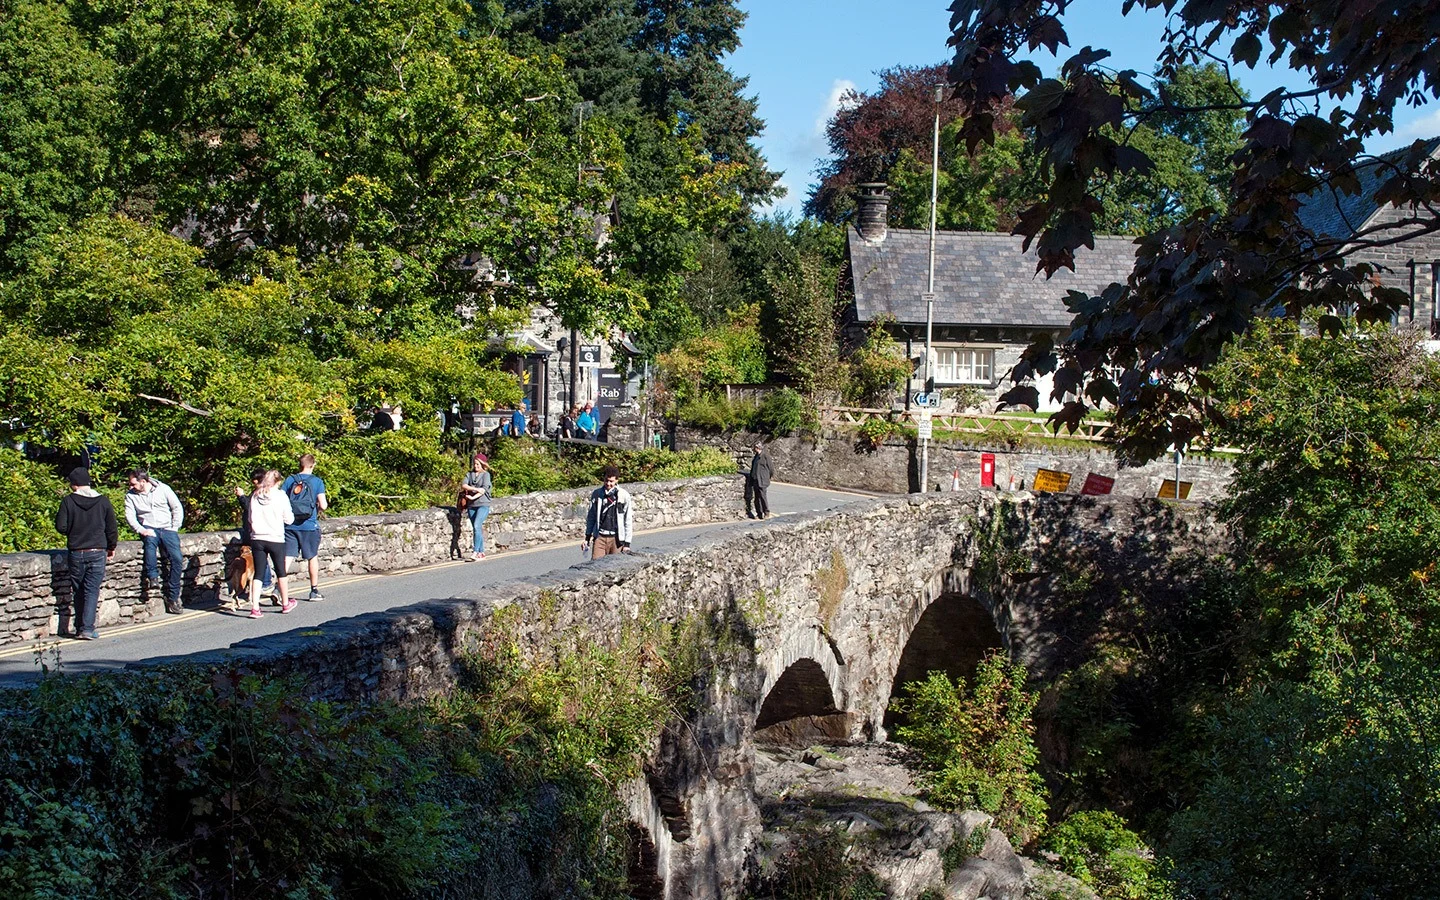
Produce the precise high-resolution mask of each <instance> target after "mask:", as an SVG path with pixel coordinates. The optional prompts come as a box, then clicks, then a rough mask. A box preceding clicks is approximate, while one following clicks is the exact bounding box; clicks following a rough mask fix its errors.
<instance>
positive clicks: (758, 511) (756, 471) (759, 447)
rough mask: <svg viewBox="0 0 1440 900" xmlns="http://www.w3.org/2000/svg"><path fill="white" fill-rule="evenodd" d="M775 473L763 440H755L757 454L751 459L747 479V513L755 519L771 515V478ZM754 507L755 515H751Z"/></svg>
mask: <svg viewBox="0 0 1440 900" xmlns="http://www.w3.org/2000/svg"><path fill="white" fill-rule="evenodd" d="M774 474H775V468H774V466H772V465H771V463H770V457H769V455H768V454H766V452H765V445H764V443H762V442H761V441H756V442H755V455H754V456H753V457H752V458H751V459H750V474H749V475H748V476H747V477H746V479H745V515H746V516H750V517H751V518H755V519H765V518H769V516H770V495H769V491H770V478H771V476H773V475H774ZM752 505H753V507H754V515H751V507H752Z"/></svg>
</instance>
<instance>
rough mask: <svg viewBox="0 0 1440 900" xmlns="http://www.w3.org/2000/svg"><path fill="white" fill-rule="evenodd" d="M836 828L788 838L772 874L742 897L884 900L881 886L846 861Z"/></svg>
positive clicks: (842, 837) (762, 877)
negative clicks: (788, 840) (787, 842)
mask: <svg viewBox="0 0 1440 900" xmlns="http://www.w3.org/2000/svg"><path fill="white" fill-rule="evenodd" d="M849 843H850V841H849V839H848V838H847V836H846V835H845V834H844V833H843V832H842V831H841V830H840V829H839V828H810V829H807V830H804V831H801V832H799V833H797V834H795V835H793V836H792V837H791V838H790V843H789V844H788V845H786V847H785V849H784V851H783V853H782V855H781V857H780V859H779V861H778V863H777V865H776V866H775V871H773V872H762V873H760V875H759V877H757V878H756V879H755V884H754V885H753V886H752V887H751V889H750V891H749V892H748V893H747V894H746V896H747V897H751V898H755V900H884V898H885V897H887V896H889V894H888V892H887V891H886V890H885V886H884V885H883V884H882V883H881V882H880V880H879V879H878V878H876V877H875V876H874V875H873V874H872V873H870V872H867V871H865V869H864V868H862V867H861V866H859V865H857V864H856V863H855V862H854V861H853V860H851V859H850V858H849V853H848V850H849Z"/></svg>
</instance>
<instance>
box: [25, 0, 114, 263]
mask: <svg viewBox="0 0 1440 900" xmlns="http://www.w3.org/2000/svg"><path fill="white" fill-rule="evenodd" d="M117 113H118V110H117V98H116V96H115V85H114V66H113V63H112V61H111V60H110V59H108V58H106V57H105V56H104V55H102V54H100V53H97V52H96V51H95V50H94V49H93V48H92V47H91V46H90V44H89V42H88V41H87V40H86V38H85V35H84V34H82V33H81V32H80V30H79V29H77V28H76V27H75V26H74V25H73V24H72V23H71V21H70V14H69V10H68V8H67V4H65V3H60V2H51V0H11V2H6V3H3V4H0V277H3V275H4V272H5V271H6V270H7V269H11V268H13V267H14V266H15V265H16V264H17V254H20V253H22V252H23V248H24V246H25V244H26V243H27V242H28V241H30V240H31V239H33V238H35V237H37V236H38V235H42V234H45V233H47V232H50V231H54V230H56V229H58V228H61V227H64V226H65V225H66V224H68V223H70V222H72V221H74V220H75V219H77V218H80V217H83V216H85V215H88V214H90V213H95V212H102V211H105V210H107V209H108V208H109V207H110V204H111V203H112V202H113V201H114V194H113V192H112V190H111V189H110V176H111V167H112V165H113V164H114V160H113V159H112V154H111V149H110V147H111V144H110V142H111V140H112V137H113V134H114V132H113V129H114V128H115V125H116V119H117Z"/></svg>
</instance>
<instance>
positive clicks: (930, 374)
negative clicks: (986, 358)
mask: <svg viewBox="0 0 1440 900" xmlns="http://www.w3.org/2000/svg"><path fill="white" fill-rule="evenodd" d="M944 99H945V85H943V84H937V85H935V140H934V142H933V146H932V150H931V155H930V274H929V278H928V279H927V280H926V283H925V391H926V395H927V396H926V400H929V396H928V395H929V392H930V391H932V390H934V385H935V381H934V379H935V372H934V370H933V369H932V368H931V365H932V362H931V361H932V360H933V358H934V353H933V351H932V350H931V346H930V345H931V338H932V337H933V332H934V330H935V207H936V201H937V197H938V195H939V193H940V103H941V101H943V100H944ZM926 409H928V407H926ZM921 415H925V413H923V412H922V413H921ZM920 490H921V491H922V492H925V491H929V490H930V438H929V437H921V438H920Z"/></svg>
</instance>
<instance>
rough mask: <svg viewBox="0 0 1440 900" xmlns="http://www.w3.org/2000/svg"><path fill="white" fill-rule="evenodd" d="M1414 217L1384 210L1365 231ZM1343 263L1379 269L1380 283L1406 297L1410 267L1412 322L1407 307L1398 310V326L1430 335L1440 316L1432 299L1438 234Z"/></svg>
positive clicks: (1439, 264) (1439, 254)
mask: <svg viewBox="0 0 1440 900" xmlns="http://www.w3.org/2000/svg"><path fill="white" fill-rule="evenodd" d="M1420 214H1421V215H1423V214H1424V213H1420ZM1415 215H1416V212H1415V210H1414V209H1412V208H1410V207H1394V206H1386V207H1384V208H1382V209H1381V210H1380V211H1379V212H1377V213H1376V214H1375V216H1374V218H1373V219H1371V220H1370V221H1368V222H1366V223H1365V227H1367V228H1373V227H1375V226H1377V225H1389V224H1393V223H1395V222H1398V221H1401V220H1403V219H1408V218H1412V217H1413V216H1415ZM1346 262H1349V263H1358V262H1368V263H1374V264H1375V265H1377V266H1380V267H1382V271H1379V272H1377V273H1376V275H1377V277H1378V278H1379V280H1380V283H1381V284H1384V285H1385V286H1386V287H1392V288H1396V289H1398V290H1401V291H1404V292H1405V293H1406V294H1410V285H1411V281H1410V274H1411V271H1412V267H1413V271H1414V274H1415V282H1414V285H1415V292H1414V294H1413V295H1412V299H1413V300H1414V306H1415V315H1414V319H1413V320H1412V319H1411V316H1410V308H1409V307H1408V306H1407V307H1406V308H1404V309H1402V310H1400V312H1399V315H1398V317H1397V324H1399V325H1413V326H1414V327H1415V328H1418V329H1419V330H1420V331H1422V332H1424V333H1426V334H1430V333H1431V320H1432V317H1433V316H1434V315H1436V314H1437V313H1440V303H1437V298H1436V297H1435V279H1436V275H1437V271H1440V233H1431V234H1424V235H1419V236H1417V237H1412V238H1409V239H1407V240H1404V241H1401V242H1399V243H1396V244H1391V245H1389V246H1385V247H1371V248H1367V249H1364V250H1359V251H1356V252H1354V253H1352V254H1350V255H1349V256H1347V257H1346Z"/></svg>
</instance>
